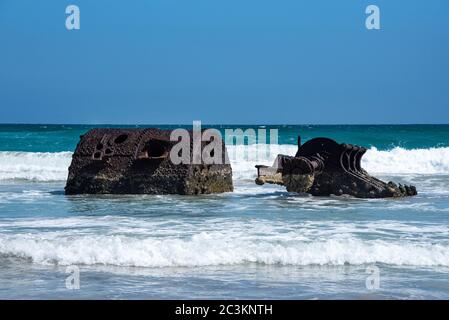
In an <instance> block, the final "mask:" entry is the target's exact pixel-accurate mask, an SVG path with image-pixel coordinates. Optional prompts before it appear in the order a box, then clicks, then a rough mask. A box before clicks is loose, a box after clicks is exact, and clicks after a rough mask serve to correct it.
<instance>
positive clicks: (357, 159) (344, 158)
mask: <svg viewBox="0 0 449 320" xmlns="http://www.w3.org/2000/svg"><path fill="white" fill-rule="evenodd" d="M365 152H366V148H364V147H360V146H356V145H351V144H346V143H341V144H339V143H337V142H336V141H334V140H332V139H328V138H314V139H311V140H309V141H307V142H306V143H304V144H303V145H301V138H300V137H299V136H298V151H297V152H296V155H295V156H288V155H278V156H277V158H276V160H275V161H274V164H273V166H272V167H269V166H263V165H257V166H256V168H257V171H258V174H257V178H256V183H257V184H259V185H262V184H264V183H272V184H279V185H284V186H285V187H286V188H287V191H289V192H298V193H309V194H312V195H314V196H329V195H344V194H347V195H351V196H354V197H357V198H387V197H405V196H413V195H416V194H417V191H416V188H415V187H414V186H408V185H401V184H398V185H397V184H395V183H393V182H388V183H386V182H384V181H381V180H379V179H377V178H375V177H373V176H371V175H369V174H368V173H367V172H366V171H365V170H364V169H363V168H362V167H361V159H362V157H363V155H364V154H365Z"/></svg>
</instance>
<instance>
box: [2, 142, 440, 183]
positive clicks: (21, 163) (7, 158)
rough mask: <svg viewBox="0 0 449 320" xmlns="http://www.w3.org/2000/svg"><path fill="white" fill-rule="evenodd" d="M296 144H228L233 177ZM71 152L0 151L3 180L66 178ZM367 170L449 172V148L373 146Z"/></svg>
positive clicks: (251, 173) (248, 173)
mask: <svg viewBox="0 0 449 320" xmlns="http://www.w3.org/2000/svg"><path fill="white" fill-rule="evenodd" d="M296 150H297V147H296V146H294V145H272V146H267V145H250V146H243V145H238V146H228V153H229V157H230V159H231V164H232V168H233V173H234V179H237V180H239V179H253V178H254V177H255V175H256V170H255V168H254V166H255V165H256V164H266V165H271V164H272V163H273V161H274V159H275V157H276V155H278V154H287V155H293V154H295V152H296ZM71 157H72V153H71V152H56V153H39V152H10V151H2V152H0V180H31V181H65V180H66V178H67V169H68V167H69V165H70V161H71ZM363 167H364V168H365V169H366V170H367V171H368V172H373V173H381V174H382V173H384V174H444V173H449V148H448V147H444V148H429V149H412V150H408V149H403V148H400V147H396V148H393V149H391V150H388V151H382V150H378V149H376V148H374V147H373V148H371V149H369V150H368V151H367V153H366V155H365V156H364V157H363Z"/></svg>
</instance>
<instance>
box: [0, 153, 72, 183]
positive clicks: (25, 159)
mask: <svg viewBox="0 0 449 320" xmlns="http://www.w3.org/2000/svg"><path fill="white" fill-rule="evenodd" d="M71 159H72V153H71V152H56V153H41V152H9V151H2V152H0V180H20V179H22V180H34V181H59V180H62V181H64V180H66V179H67V170H68V167H69V165H70V161H71Z"/></svg>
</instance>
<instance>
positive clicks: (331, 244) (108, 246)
mask: <svg viewBox="0 0 449 320" xmlns="http://www.w3.org/2000/svg"><path fill="white" fill-rule="evenodd" d="M108 127H109V126H108ZM141 127H143V126H141ZM157 127H161V128H177V127H179V126H157ZM213 127H214V128H217V129H220V130H222V131H224V130H225V129H227V128H230V129H235V128H237V127H238V128H242V129H247V128H253V129H255V130H257V129H260V128H264V129H267V130H269V129H274V128H275V129H278V134H279V139H278V144H276V145H275V146H271V149H270V152H271V153H270V154H268V155H265V157H263V158H257V159H256V158H254V154H256V152H255V151H256V150H257V148H258V147H260V146H257V145H237V146H228V152H229V153H230V156H231V164H232V168H233V176H234V186H235V191H234V192H233V193H225V194H217V195H205V196H198V197H186V196H174V195H170V196H151V195H139V196H131V195H129V196H113V195H110V196H70V197H69V196H65V195H64V192H63V191H64V185H65V179H66V177H67V168H68V166H69V164H70V160H71V154H72V152H73V150H74V149H75V147H76V144H77V142H78V139H79V136H80V135H81V134H83V133H85V132H86V131H87V130H88V129H90V128H92V126H79V125H0V298H62V299H64V298H156V299H165V298H174V299H180V298H256V299H257V298H262V299H265V298H267V299H268V298H285V299H315V298H326V299H331V298H343V299H344V298H356V299H366V298H375V299H388V298H418V299H420V298H431V299H448V298H449V183H448V182H449V125H401V126H344V125H341V126H257V125H256V126H243V127H242V126H213ZM298 134H300V135H301V137H302V140H303V141H306V140H308V139H310V138H313V137H318V136H326V137H330V138H333V139H335V140H337V141H338V142H347V143H353V144H359V145H363V146H365V147H368V148H369V151H368V152H367V154H366V155H365V157H364V159H363V166H364V167H365V169H367V170H368V171H369V172H370V173H372V174H373V175H376V176H378V177H379V178H382V179H384V180H388V181H389V180H393V181H397V182H401V183H407V184H414V185H416V187H417V189H418V192H419V194H418V196H416V197H411V198H404V199H375V200H372V199H371V200H367V199H354V198H351V197H311V196H307V195H297V194H292V193H288V192H286V191H285V189H284V188H283V187H280V186H272V185H269V186H257V185H255V184H254V178H255V175H256V171H255V168H254V165H255V164H271V163H272V161H273V160H274V158H275V156H276V155H277V154H278V153H283V154H294V153H295V151H296V146H295V144H296V140H297V135H298ZM235 155H246V156H247V157H246V158H244V159H243V160H242V159H241V157H240V159H239V160H238V161H237V159H236V157H234V156H235ZM69 266H71V267H73V266H76V267H77V268H79V271H80V288H79V290H70V289H67V288H66V278H67V277H68V276H69V275H70V273H66V272H67V271H70V270H72V269H70V268H69V269H67V267H69ZM373 270H375V273H376V275H377V274H378V278H376V279H378V280H379V288H372V287H370V286H369V285H368V286H367V281H368V280H369V279H371V278H369V277H370V276H372V274H371V273H370V272H372V271H373Z"/></svg>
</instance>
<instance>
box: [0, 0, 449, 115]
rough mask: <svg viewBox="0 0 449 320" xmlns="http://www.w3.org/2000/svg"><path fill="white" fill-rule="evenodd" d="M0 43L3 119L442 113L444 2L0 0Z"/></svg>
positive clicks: (447, 44) (445, 89)
mask: <svg viewBox="0 0 449 320" xmlns="http://www.w3.org/2000/svg"><path fill="white" fill-rule="evenodd" d="M69 4H76V5H78V6H79V7H80V10H81V30H77V31H68V30H66V28H65V18H66V14H65V8H66V6H67V5H69ZM369 4H375V5H378V6H379V7H380V9H381V27H382V30H379V31H377V30H374V31H373V30H367V29H366V28H365V18H366V15H365V8H366V6H367V5H369ZM0 41H1V44H0V122H2V123H3V122H9V123H11V122H12V123H18V122H19V123H89V124H92V123H121V124H131V123H147V124H164V123H167V124H180V123H184V124H188V123H191V121H192V120H194V119H198V120H202V121H203V122H204V123H212V124H219V123H223V124H233V123H235V124H258V123H260V124H262V123H264V124H270V123H272V124H307V123H313V124H335V123H339V124H352V123H449V1H447V0H427V1H425V0H407V1H404V0H370V1H364V0H341V1H336V0H313V1H312V0H309V1H301V0H276V1H275V0H270V1H267V0H132V1H125V0H120V1H113V0H95V1H93V0H71V1H64V0H45V1H36V0H27V1H25V0H0Z"/></svg>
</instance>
